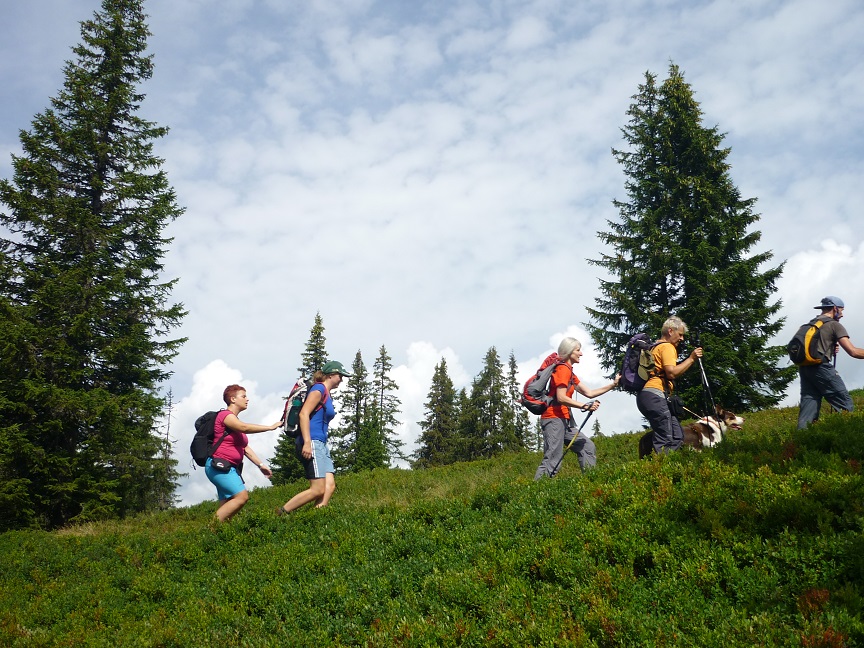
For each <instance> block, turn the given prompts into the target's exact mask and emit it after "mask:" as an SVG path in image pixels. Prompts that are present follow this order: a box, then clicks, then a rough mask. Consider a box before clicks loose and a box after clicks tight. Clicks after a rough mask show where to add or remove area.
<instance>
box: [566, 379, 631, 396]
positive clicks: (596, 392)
mask: <svg viewBox="0 0 864 648" xmlns="http://www.w3.org/2000/svg"><path fill="white" fill-rule="evenodd" d="M619 380H621V374H618V375H616V376H615V380H613V381H612V382H611V383H609V384H608V385H606V386H605V387H598V388H597V389H588V388H587V387H585V386H584V385H583V384H582V383H579V384H578V385H576V391H577V392H579V393H580V394H582V395H583V396H584V397H585V398H597V397H598V396H602V395H603V394H605V393H606V392H608V391H611V390H613V389H615V388H616V387H617V386H618V381H619Z"/></svg>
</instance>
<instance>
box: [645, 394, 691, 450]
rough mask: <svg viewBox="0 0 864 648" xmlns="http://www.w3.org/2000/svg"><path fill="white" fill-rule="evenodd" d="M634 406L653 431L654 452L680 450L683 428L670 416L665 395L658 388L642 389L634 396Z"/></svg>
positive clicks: (682, 441)
mask: <svg viewBox="0 0 864 648" xmlns="http://www.w3.org/2000/svg"><path fill="white" fill-rule="evenodd" d="M636 407H638V408H639V412H640V413H641V414H642V416H644V417H645V418H646V419H648V425H650V426H651V430H652V431H653V432H654V452H656V453H657V454H660V453H663V452H672V451H673V450H680V449H681V446H682V445H683V443H684V430H683V429H681V422H680V421H679V420H678V419H677V418H675V417H674V416H672V412H670V411H669V403H667V402H666V396H665V395H664V394H663V392H662V391H660V390H659V389H643V390H642V391H640V392H639V395H638V396H636Z"/></svg>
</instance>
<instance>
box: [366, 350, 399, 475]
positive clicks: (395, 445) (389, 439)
mask: <svg viewBox="0 0 864 648" xmlns="http://www.w3.org/2000/svg"><path fill="white" fill-rule="evenodd" d="M392 370H393V361H392V360H391V359H390V355H389V354H388V353H387V349H386V347H385V346H384V345H383V344H382V345H381V348H380V349H379V350H378V357H377V358H375V362H374V363H373V365H372V385H371V399H370V405H371V407H370V417H371V416H374V418H375V429H377V434H375V435H372V436H373V438H371V439H368V440H366V441H364V442H368V443H371V444H372V445H374V444H375V443H381V444H383V446H384V448H385V453H384V455H385V456H386V457H387V462H386V463H385V464H384V465H385V466H386V465H389V462H390V461H391V460H393V459H406V457H405V455H404V453H403V452H402V446H403V445H404V444H403V443H402V441H400V440H399V438H398V437H397V436H396V428H397V427H398V425H399V420H398V419H397V418H396V415H397V414H398V413H399V412H400V408H401V406H402V402H401V401H400V400H399V397H398V396H397V395H396V392H397V391H398V390H399V385H397V384H396V381H395V380H393V379H392V378H391V377H390V372H391V371H392ZM361 436H362V435H361ZM359 442H360V441H359V440H358V443H359ZM368 454H369V455H370V456H375V453H374V452H372V451H370V452H369V453H368Z"/></svg>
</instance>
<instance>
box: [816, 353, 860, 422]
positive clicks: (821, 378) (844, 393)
mask: <svg viewBox="0 0 864 648" xmlns="http://www.w3.org/2000/svg"><path fill="white" fill-rule="evenodd" d="M818 369H819V370H818V371H817V372H816V380H817V384H818V386H819V390H820V391H821V392H822V396H823V397H824V398H825V400H826V401H828V403H829V404H830V405H831V406H832V407H833V408H834V409H836V410H837V411H840V412H851V411H852V410H854V409H855V404H854V403H853V402H852V397H851V396H850V395H849V390H848V389H846V383H844V382H843V378H841V377H840V374H839V373H837V370H836V369H835V368H834V367H833V366H831V365H830V364H828V363H823V364H821V365H819V368H818Z"/></svg>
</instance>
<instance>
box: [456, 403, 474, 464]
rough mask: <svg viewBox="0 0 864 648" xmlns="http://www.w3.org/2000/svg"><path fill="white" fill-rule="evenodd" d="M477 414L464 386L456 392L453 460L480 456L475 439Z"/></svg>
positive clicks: (464, 459) (465, 459)
mask: <svg viewBox="0 0 864 648" xmlns="http://www.w3.org/2000/svg"><path fill="white" fill-rule="evenodd" d="M476 420H477V415H476V412H475V411H474V408H473V404H472V402H471V397H470V396H469V395H468V390H467V389H465V388H464V387H463V388H462V389H460V390H459V392H458V393H457V394H456V421H457V425H456V438H455V439H454V440H453V461H471V460H472V459H476V458H478V453H477V452H476V451H475V447H476V446H477V444H476V443H475V441H474V439H475V437H476V436H477V435H476V434H475V428H476Z"/></svg>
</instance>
